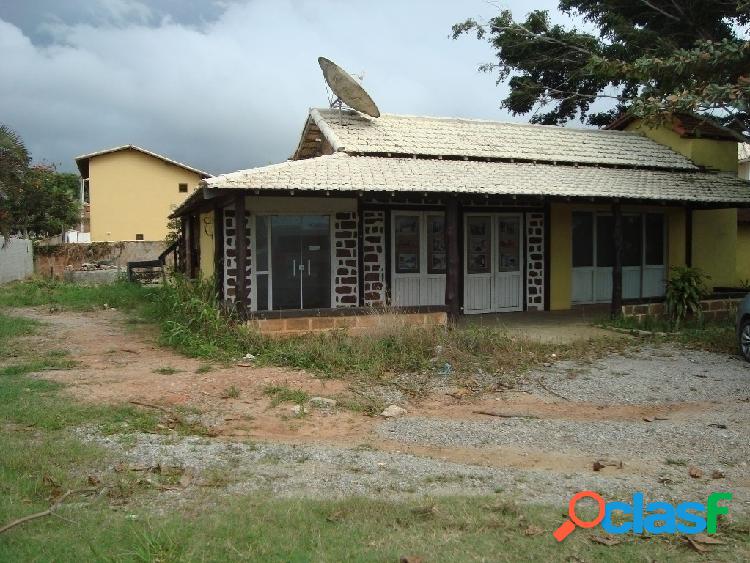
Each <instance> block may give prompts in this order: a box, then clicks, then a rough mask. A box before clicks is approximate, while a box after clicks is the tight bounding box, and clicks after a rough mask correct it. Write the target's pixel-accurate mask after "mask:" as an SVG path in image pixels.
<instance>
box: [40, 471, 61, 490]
mask: <svg viewBox="0 0 750 563" xmlns="http://www.w3.org/2000/svg"><path fill="white" fill-rule="evenodd" d="M42 483H44V484H45V485H47V486H48V487H52V488H54V489H56V488H58V487H59V486H60V483H58V482H57V481H56V480H55V478H54V477H52V476H51V475H47V474H45V475H44V477H42Z"/></svg>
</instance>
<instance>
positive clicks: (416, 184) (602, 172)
mask: <svg viewBox="0 0 750 563" xmlns="http://www.w3.org/2000/svg"><path fill="white" fill-rule="evenodd" d="M203 185H204V186H205V187H207V188H213V189H245V190H264V191H265V190H271V191H273V190H286V191H289V190H300V191H313V192H315V191H318V192H411V193H456V194H490V195H501V196H502V195H507V196H549V197H570V198H618V199H624V200H627V199H633V200H653V201H660V202H663V201H668V202H686V203H697V204H700V203H705V204H718V203H722V204H727V206H730V207H735V206H736V207H744V206H750V182H747V181H745V180H741V179H739V178H737V177H736V176H733V175H730V174H716V173H707V172H686V171H682V172H678V171H665V170H647V169H633V168H612V167H594V166H570V165H557V166H556V165H552V164H532V163H519V162H516V163H511V162H483V161H472V160H466V161H465V160H441V159H415V158H384V157H374V156H351V155H347V154H346V153H341V152H339V153H334V154H332V155H326V156H320V157H316V158H310V159H306V160H298V161H287V162H284V163H281V164H276V165H272V166H264V167H260V168H252V169H249V170H241V171H239V172H234V173H231V174H223V175H220V176H216V177H213V178H208V179H207V180H205V182H204V184H203Z"/></svg>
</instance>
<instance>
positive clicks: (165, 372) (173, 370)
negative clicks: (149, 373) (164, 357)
mask: <svg viewBox="0 0 750 563" xmlns="http://www.w3.org/2000/svg"><path fill="white" fill-rule="evenodd" d="M180 371H182V370H179V369H177V368H173V367H172V366H164V367H161V368H156V369H155V370H154V373H158V374H161V375H174V374H175V373H180Z"/></svg>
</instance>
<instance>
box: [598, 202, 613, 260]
mask: <svg viewBox="0 0 750 563" xmlns="http://www.w3.org/2000/svg"><path fill="white" fill-rule="evenodd" d="M614 228H615V221H614V219H613V218H612V215H597V217H596V265H597V266H598V267H600V268H611V267H612V266H614V264H615V233H614Z"/></svg>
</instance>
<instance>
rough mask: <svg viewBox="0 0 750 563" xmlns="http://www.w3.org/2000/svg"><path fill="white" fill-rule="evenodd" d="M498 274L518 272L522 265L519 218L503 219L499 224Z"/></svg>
mask: <svg viewBox="0 0 750 563" xmlns="http://www.w3.org/2000/svg"><path fill="white" fill-rule="evenodd" d="M497 232H498V234H497V237H498V241H497V242H498V253H499V254H498V257H497V271H498V272H518V271H519V270H520V269H521V264H520V262H519V260H518V257H519V256H520V254H521V219H520V218H519V217H508V218H505V217H502V218H500V221H499V223H498V229H497Z"/></svg>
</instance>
